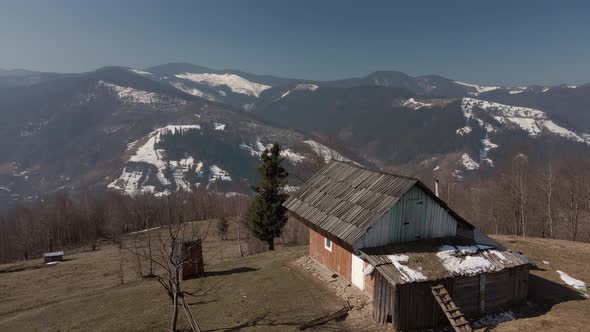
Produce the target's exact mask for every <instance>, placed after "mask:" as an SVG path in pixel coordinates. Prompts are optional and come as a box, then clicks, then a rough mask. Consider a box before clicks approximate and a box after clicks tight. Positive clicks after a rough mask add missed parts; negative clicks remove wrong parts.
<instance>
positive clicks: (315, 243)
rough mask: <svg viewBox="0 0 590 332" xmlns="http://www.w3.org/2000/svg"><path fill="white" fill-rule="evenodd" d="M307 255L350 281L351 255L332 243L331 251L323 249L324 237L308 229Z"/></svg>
mask: <svg viewBox="0 0 590 332" xmlns="http://www.w3.org/2000/svg"><path fill="white" fill-rule="evenodd" d="M309 255H310V256H311V257H312V258H314V259H315V260H317V261H318V262H320V263H321V264H323V265H325V266H326V267H328V268H329V269H330V270H332V271H334V272H335V273H337V274H338V275H340V276H341V277H343V278H344V279H346V280H348V281H351V272H352V253H351V252H350V251H348V250H347V249H346V248H343V247H341V246H339V245H338V244H337V243H336V242H334V241H332V251H331V252H330V251H329V250H327V249H326V248H325V247H324V236H323V235H321V234H319V233H317V232H315V231H314V230H312V229H309Z"/></svg>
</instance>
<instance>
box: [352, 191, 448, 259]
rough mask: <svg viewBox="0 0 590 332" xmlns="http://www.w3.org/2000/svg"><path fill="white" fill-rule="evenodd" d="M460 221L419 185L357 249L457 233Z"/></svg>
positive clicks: (367, 235) (358, 243)
mask: <svg viewBox="0 0 590 332" xmlns="http://www.w3.org/2000/svg"><path fill="white" fill-rule="evenodd" d="M457 224H458V223H457V220H455V218H453V217H452V216H451V215H450V214H449V213H448V212H447V210H445V209H444V208H443V207H442V206H440V205H439V204H438V203H437V202H436V201H434V200H433V199H432V198H431V197H430V196H429V195H428V194H427V193H426V192H424V190H422V189H421V188H420V187H418V186H414V187H412V188H410V190H408V191H407V192H406V193H405V194H404V195H403V196H402V197H401V199H400V200H399V201H398V202H397V203H396V204H395V205H394V206H393V207H392V208H391V209H390V210H389V211H388V212H387V213H385V214H384V215H383V216H382V217H381V219H380V220H379V221H377V222H376V223H375V224H373V226H371V228H369V230H368V231H367V232H366V233H365V234H364V235H363V236H362V237H361V238H360V239H359V240H358V241H357V242H356V243H355V248H356V249H361V248H367V247H377V246H382V245H386V244H392V243H401V242H409V241H416V240H421V239H431V238H438V237H446V236H455V235H456V234H457Z"/></svg>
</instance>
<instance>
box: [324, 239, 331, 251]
mask: <svg viewBox="0 0 590 332" xmlns="http://www.w3.org/2000/svg"><path fill="white" fill-rule="evenodd" d="M324 248H326V250H328V251H329V252H332V241H330V240H328V238H324Z"/></svg>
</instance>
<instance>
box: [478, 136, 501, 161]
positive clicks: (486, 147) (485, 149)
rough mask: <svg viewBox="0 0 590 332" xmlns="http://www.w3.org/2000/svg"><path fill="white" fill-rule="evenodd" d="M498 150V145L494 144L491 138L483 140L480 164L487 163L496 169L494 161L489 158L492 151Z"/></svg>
mask: <svg viewBox="0 0 590 332" xmlns="http://www.w3.org/2000/svg"><path fill="white" fill-rule="evenodd" d="M496 148H498V144H494V143H492V141H490V139H489V138H487V137H486V138H484V139H482V140H481V150H480V151H479V160H480V162H485V163H487V164H488V165H490V166H492V167H494V161H493V160H492V159H490V158H488V154H489V153H490V150H492V149H496Z"/></svg>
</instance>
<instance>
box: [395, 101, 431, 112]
mask: <svg viewBox="0 0 590 332" xmlns="http://www.w3.org/2000/svg"><path fill="white" fill-rule="evenodd" d="M402 106H403V107H406V108H411V109H413V110H419V109H421V108H432V106H433V105H432V104H430V103H424V102H421V101H417V100H415V99H414V98H410V99H408V100H406V101H404V102H403V104H402Z"/></svg>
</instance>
